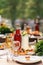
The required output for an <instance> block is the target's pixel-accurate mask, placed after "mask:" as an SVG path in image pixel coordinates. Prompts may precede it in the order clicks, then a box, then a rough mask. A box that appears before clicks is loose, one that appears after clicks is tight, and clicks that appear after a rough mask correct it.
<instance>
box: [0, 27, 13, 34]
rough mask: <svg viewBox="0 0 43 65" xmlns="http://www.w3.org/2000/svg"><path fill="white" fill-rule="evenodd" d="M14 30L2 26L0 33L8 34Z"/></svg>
mask: <svg viewBox="0 0 43 65" xmlns="http://www.w3.org/2000/svg"><path fill="white" fill-rule="evenodd" d="M12 32H13V30H11V29H10V28H8V27H3V26H0V34H6V33H12Z"/></svg>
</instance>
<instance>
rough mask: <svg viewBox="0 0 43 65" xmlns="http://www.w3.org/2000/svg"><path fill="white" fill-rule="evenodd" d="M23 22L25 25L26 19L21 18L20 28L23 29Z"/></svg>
mask: <svg viewBox="0 0 43 65" xmlns="http://www.w3.org/2000/svg"><path fill="white" fill-rule="evenodd" d="M25 24H26V25H27V23H26V19H25V18H23V19H22V21H21V30H24V25H25Z"/></svg>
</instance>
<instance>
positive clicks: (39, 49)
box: [35, 40, 43, 56]
mask: <svg viewBox="0 0 43 65" xmlns="http://www.w3.org/2000/svg"><path fill="white" fill-rule="evenodd" d="M35 52H36V54H37V55H39V56H42V55H43V40H41V41H39V42H38V43H37V44H36V50H35Z"/></svg>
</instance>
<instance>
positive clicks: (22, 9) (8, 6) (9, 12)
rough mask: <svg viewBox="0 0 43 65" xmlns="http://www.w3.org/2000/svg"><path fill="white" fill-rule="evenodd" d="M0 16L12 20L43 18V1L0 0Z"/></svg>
mask: <svg viewBox="0 0 43 65" xmlns="http://www.w3.org/2000/svg"><path fill="white" fill-rule="evenodd" d="M0 14H1V15H2V16H3V17H7V18H11V19H12V20H15V19H16V18H23V17H25V18H36V17H37V16H40V17H41V18H43V0H0Z"/></svg>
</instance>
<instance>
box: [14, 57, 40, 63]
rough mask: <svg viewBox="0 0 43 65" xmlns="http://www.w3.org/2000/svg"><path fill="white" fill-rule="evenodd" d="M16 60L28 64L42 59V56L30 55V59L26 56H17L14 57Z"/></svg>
mask: <svg viewBox="0 0 43 65" xmlns="http://www.w3.org/2000/svg"><path fill="white" fill-rule="evenodd" d="M14 61H17V62H19V63H23V64H25V63H26V64H27V63H29V64H30V63H37V62H39V61H41V58H40V57H38V56H30V60H26V58H25V56H17V57H14Z"/></svg>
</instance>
